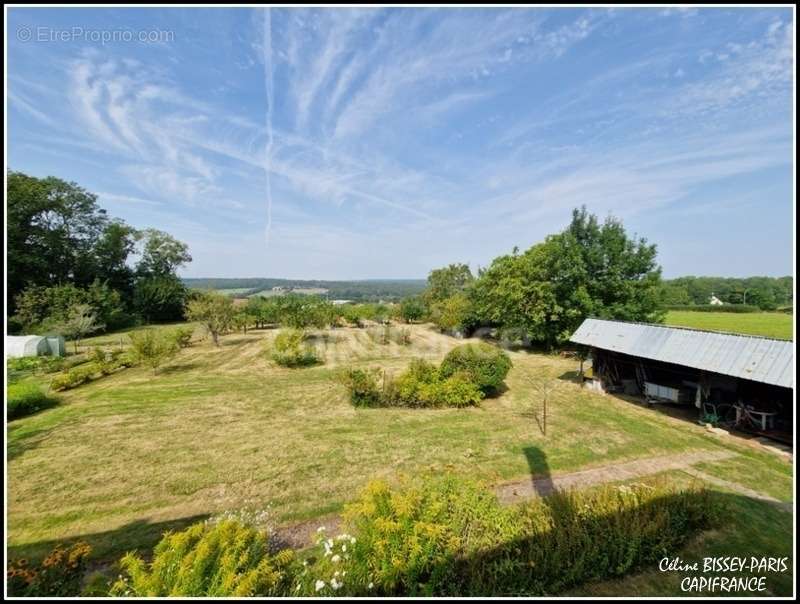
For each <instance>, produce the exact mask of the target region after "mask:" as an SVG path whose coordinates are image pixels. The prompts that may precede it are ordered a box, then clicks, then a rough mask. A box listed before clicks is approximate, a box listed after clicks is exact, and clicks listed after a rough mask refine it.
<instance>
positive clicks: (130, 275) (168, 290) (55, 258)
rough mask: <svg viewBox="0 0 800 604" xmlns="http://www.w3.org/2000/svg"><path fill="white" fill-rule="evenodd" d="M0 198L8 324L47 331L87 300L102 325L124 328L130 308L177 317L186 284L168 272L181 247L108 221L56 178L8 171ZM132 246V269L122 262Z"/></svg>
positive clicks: (85, 196)
mask: <svg viewBox="0 0 800 604" xmlns="http://www.w3.org/2000/svg"><path fill="white" fill-rule="evenodd" d="M6 198H7V204H8V211H7V217H8V224H7V230H6V232H7V235H8V237H7V239H8V246H7V255H8V288H7V302H8V310H9V312H11V313H14V312H16V313H17V314H16V315H14V320H13V321H12V325H13V326H19V327H20V329H22V330H26V331H42V330H45V331H46V330H48V329H49V328H50V327H51V326H53V325H58V324H61V323H63V322H65V321H66V320H67V314H68V309H69V308H71V307H73V306H74V305H76V304H89V305H90V306H91V307H92V310H93V312H94V313H95V314H96V316H97V320H98V322H99V323H100V324H103V325H105V327H107V328H108V329H117V328H121V327H127V326H129V325H131V324H132V323H133V322H134V320H133V319H134V317H133V316H132V315H131V312H130V311H131V310H132V309H134V308H135V309H137V310H138V311H139V312H141V314H142V316H143V317H145V319H146V320H148V321H163V320H175V319H179V318H181V312H182V306H183V298H184V297H185V287H184V286H183V284H182V283H181V282H180V280H178V279H177V277H176V276H175V272H176V270H177V269H178V267H180V266H182V265H183V264H185V263H186V262H190V261H191V256H190V255H189V253H188V250H187V247H186V244H184V243H182V242H180V241H177V240H175V239H174V238H173V237H171V236H170V235H169V234H167V233H164V232H162V231H157V230H154V229H145V230H143V231H138V230H136V229H134V228H133V227H131V226H129V225H127V224H125V223H124V222H123V221H121V220H115V219H111V218H110V217H109V216H108V214H107V213H106V211H105V210H103V209H102V208H100V207H99V206H98V205H97V196H96V195H94V194H93V193H90V192H89V191H87V190H85V189H83V188H82V187H80V186H78V185H77V184H76V183H70V182H65V181H63V180H61V179H58V178H54V177H48V178H35V177H32V176H28V175H27V174H23V173H21V172H9V173H8V178H7V189H6ZM137 244H141V245H140V249H139V250H138V253H139V257H140V259H139V262H138V264H137V266H136V271H135V272H134V270H133V269H131V267H130V266H129V264H130V263H129V259H130V256H131V255H132V254H134V253H136V252H137ZM153 279H156V280H157V281H156V283H155V284H154V283H152V282H151V280H153ZM159 279H165V280H166V281H167V282H168V285H169V287H167V286H165V285H164V283H159V282H158V280H159Z"/></svg>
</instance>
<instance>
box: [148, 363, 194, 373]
mask: <svg viewBox="0 0 800 604" xmlns="http://www.w3.org/2000/svg"><path fill="white" fill-rule="evenodd" d="M199 367H200V363H197V362H195V361H191V362H189V363H173V364H171V365H166V366H164V367H160V368H159V369H158V371H157V372H156V374H155V375H156V376H159V375H174V374H176V373H184V372H186V371H192V370H194V369H198V368H199ZM151 375H152V374H151Z"/></svg>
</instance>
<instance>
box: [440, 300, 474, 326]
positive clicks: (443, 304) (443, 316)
mask: <svg viewBox="0 0 800 604" xmlns="http://www.w3.org/2000/svg"><path fill="white" fill-rule="evenodd" d="M470 308H471V306H470V301H469V299H468V298H467V296H466V295H464V294H463V293H457V294H454V295H452V296H450V297H449V298H445V299H444V300H441V301H440V302H436V303H434V304H433V306H432V307H431V320H432V321H433V322H434V323H435V324H436V326H437V327H438V328H439V329H441V330H442V331H453V330H457V329H461V328H463V327H464V326H465V325H466V323H467V318H468V316H469V313H470Z"/></svg>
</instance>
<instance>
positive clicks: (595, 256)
mask: <svg viewBox="0 0 800 604" xmlns="http://www.w3.org/2000/svg"><path fill="white" fill-rule="evenodd" d="M655 254H656V249H655V246H652V245H648V244H647V242H646V241H645V240H644V239H638V240H633V239H630V238H628V236H627V234H626V233H625V230H624V228H623V227H622V224H621V223H620V222H619V221H618V220H616V219H614V218H611V217H609V218H608V219H606V221H605V222H604V223H603V224H602V225H601V224H600V223H598V221H597V219H596V218H595V217H594V216H592V215H590V214H588V213H587V212H586V209H585V208H583V209H581V210H575V211H574V212H573V219H572V222H571V224H570V225H569V226H568V227H567V229H565V230H564V231H563V232H561V233H558V234H556V235H551V236H549V237H547V239H545V241H544V242H543V243H539V244H536V245H534V246H533V247H531V248H530V249H528V250H527V251H526V252H524V253H523V254H518V253H516V252H515V253H512V254H510V255H507V256H501V257H499V258H496V259H495V260H494V261H493V262H492V264H491V265H490V266H489V267H488V268H487V269H486V270H484V271H482V272H481V274H480V275H479V278H478V280H477V281H476V283H475V284H474V285H473V286H472V287H470V289H469V297H470V300H471V302H472V304H473V307H474V313H475V316H476V317H477V319H478V321H479V322H480V323H481V324H483V325H491V326H497V327H503V328H507V329H512V330H518V331H520V332H521V334H522V335H523V337H524V338H528V339H531V340H533V341H538V342H541V343H544V344H545V345H546V346H548V347H552V346H555V345H557V344H559V343H560V342H563V341H565V340H566V339H567V338H569V336H570V335H571V334H572V333H573V332H574V330H575V329H576V328H577V327H578V325H580V323H581V321H583V319H584V318H586V317H587V316H590V315H593V316H598V317H602V318H608V319H622V320H628V321H658V320H660V301H659V286H660V269H659V268H658V266H657V265H656V263H655Z"/></svg>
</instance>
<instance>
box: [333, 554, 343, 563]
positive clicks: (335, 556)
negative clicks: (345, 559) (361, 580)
mask: <svg viewBox="0 0 800 604" xmlns="http://www.w3.org/2000/svg"><path fill="white" fill-rule="evenodd" d="M339 560H341V557H340V556H339V554H336V555H334V556H333V558H331V562H333V563H336V562H338V561H339Z"/></svg>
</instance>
